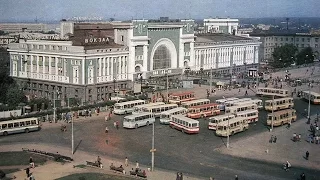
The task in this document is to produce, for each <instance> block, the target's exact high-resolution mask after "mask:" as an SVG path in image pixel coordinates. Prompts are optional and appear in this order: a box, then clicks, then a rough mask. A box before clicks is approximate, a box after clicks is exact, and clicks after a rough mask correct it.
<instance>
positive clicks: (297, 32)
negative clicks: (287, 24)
mask: <svg viewBox="0 0 320 180" xmlns="http://www.w3.org/2000/svg"><path fill="white" fill-rule="evenodd" d="M250 36H319V34H316V33H310V31H308V30H283V31H280V30H279V31H260V32H253V33H250Z"/></svg>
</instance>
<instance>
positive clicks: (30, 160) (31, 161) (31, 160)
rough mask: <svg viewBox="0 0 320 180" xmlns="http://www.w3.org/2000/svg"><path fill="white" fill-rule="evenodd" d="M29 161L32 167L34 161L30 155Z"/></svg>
mask: <svg viewBox="0 0 320 180" xmlns="http://www.w3.org/2000/svg"><path fill="white" fill-rule="evenodd" d="M29 163H30V167H32V168H34V162H33V159H32V157H30V159H29Z"/></svg>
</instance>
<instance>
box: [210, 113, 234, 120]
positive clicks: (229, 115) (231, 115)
mask: <svg viewBox="0 0 320 180" xmlns="http://www.w3.org/2000/svg"><path fill="white" fill-rule="evenodd" d="M226 117H235V115H234V114H230V113H229V114H222V115H218V116H213V117H210V118H209V119H222V118H226Z"/></svg>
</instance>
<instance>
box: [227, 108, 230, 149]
mask: <svg viewBox="0 0 320 180" xmlns="http://www.w3.org/2000/svg"><path fill="white" fill-rule="evenodd" d="M229 145H230V123H229V114H228V136H227V149H229Z"/></svg>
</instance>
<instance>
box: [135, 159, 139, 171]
mask: <svg viewBox="0 0 320 180" xmlns="http://www.w3.org/2000/svg"><path fill="white" fill-rule="evenodd" d="M136 169H139V163H138V161H136Z"/></svg>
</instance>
